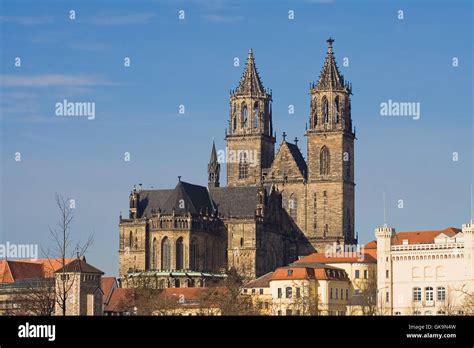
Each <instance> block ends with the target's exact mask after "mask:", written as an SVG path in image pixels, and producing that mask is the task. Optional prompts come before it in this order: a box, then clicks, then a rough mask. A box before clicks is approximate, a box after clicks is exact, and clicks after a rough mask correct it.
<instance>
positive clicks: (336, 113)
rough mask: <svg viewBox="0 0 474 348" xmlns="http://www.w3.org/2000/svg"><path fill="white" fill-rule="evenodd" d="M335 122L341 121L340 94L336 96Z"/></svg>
mask: <svg viewBox="0 0 474 348" xmlns="http://www.w3.org/2000/svg"><path fill="white" fill-rule="evenodd" d="M333 121H334V124H337V123H339V96H336V98H334V119H333Z"/></svg>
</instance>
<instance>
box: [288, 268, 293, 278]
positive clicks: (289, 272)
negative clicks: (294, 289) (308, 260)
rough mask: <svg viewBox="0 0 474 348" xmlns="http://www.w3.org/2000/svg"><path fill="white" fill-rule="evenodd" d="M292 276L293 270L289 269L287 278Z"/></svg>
mask: <svg viewBox="0 0 474 348" xmlns="http://www.w3.org/2000/svg"><path fill="white" fill-rule="evenodd" d="M292 275H293V270H292V269H289V270H288V277H291V276H292Z"/></svg>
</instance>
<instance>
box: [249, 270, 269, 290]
mask: <svg viewBox="0 0 474 348" xmlns="http://www.w3.org/2000/svg"><path fill="white" fill-rule="evenodd" d="M272 275H273V272H268V273H267V274H264V275H263V276H261V277H259V278H257V279H255V280H252V281H250V282H248V283H247V284H245V285H244V286H243V287H244V288H268V287H269V286H270V280H271V279H272Z"/></svg>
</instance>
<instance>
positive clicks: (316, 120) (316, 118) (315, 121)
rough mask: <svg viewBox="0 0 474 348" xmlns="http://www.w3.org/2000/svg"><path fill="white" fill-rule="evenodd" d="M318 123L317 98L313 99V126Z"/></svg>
mask: <svg viewBox="0 0 474 348" xmlns="http://www.w3.org/2000/svg"><path fill="white" fill-rule="evenodd" d="M317 125H318V102H317V100H316V98H314V99H313V126H314V127H316V126H317Z"/></svg>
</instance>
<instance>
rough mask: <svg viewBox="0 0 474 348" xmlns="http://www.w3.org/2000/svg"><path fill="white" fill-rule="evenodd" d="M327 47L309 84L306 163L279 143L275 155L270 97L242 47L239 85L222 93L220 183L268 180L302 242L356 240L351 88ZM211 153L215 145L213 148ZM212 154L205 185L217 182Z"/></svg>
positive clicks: (294, 148)
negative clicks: (226, 99) (223, 176)
mask: <svg viewBox="0 0 474 348" xmlns="http://www.w3.org/2000/svg"><path fill="white" fill-rule="evenodd" d="M333 42H334V40H332V39H331V38H330V39H328V40H327V43H328V51H327V55H326V59H325V62H324V66H323V68H322V71H321V75H320V78H319V81H318V82H317V83H313V84H312V85H311V88H310V93H311V106H310V115H309V127H307V132H306V134H305V135H306V137H307V161H305V159H304V158H303V156H302V154H301V152H300V150H299V148H298V146H297V140H296V139H295V142H296V143H295V144H292V143H289V142H287V141H286V139H285V134H284V136H283V141H282V143H281V145H280V148H279V150H278V152H277V154H276V156H275V141H276V139H275V136H274V134H273V123H272V122H273V121H272V94H271V92H270V91H269V90H267V89H265V88H264V87H263V84H262V82H261V80H260V76H259V74H258V72H257V69H256V66H255V60H254V56H253V52H252V50H250V51H249V54H248V58H247V64H246V67H245V71H244V73H243V75H242V78H241V80H240V83H239V86H238V87H237V88H236V89H235V90H233V91H231V94H230V119H229V126H228V131H227V132H226V142H227V156H228V159H229V158H233V159H234V160H228V161H227V185H228V186H249V185H251V186H253V185H257V186H258V185H261V184H263V185H276V187H278V189H279V190H280V191H281V192H282V196H283V206H284V208H285V210H286V211H287V212H288V214H289V215H290V216H291V217H292V218H293V220H294V222H295V223H296V225H297V227H298V228H299V230H300V231H302V232H303V233H304V235H305V236H306V238H307V239H308V241H309V242H310V244H311V245H312V246H313V247H314V248H315V249H317V250H318V251H324V247H325V246H327V245H328V244H330V245H332V244H333V243H334V242H335V243H341V244H343V243H346V244H351V243H354V242H356V239H355V235H354V187H355V184H354V139H355V133H354V131H353V129H352V120H351V100H350V96H351V94H352V91H351V85H350V84H349V83H345V82H344V77H343V76H342V75H341V74H340V72H339V69H338V67H337V64H336V62H335V58H334V55H333V47H332V45H333ZM214 151H215V150H214ZM216 164H217V161H216V159H215V156H214V157H212V156H211V161H210V163H209V185H210V186H216V185H218V180H217V181H216V180H215V179H216V178H218V177H219V173H218V171H219V168H218V167H217V166H216Z"/></svg>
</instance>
